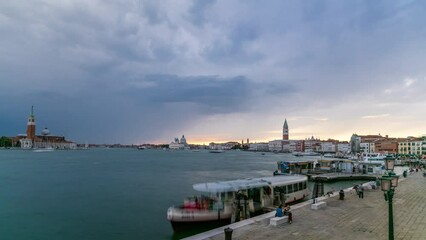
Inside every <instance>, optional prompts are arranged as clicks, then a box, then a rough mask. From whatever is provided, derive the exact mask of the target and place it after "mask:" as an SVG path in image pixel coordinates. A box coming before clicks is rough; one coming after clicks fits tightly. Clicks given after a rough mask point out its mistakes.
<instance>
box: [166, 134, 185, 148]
mask: <svg viewBox="0 0 426 240" xmlns="http://www.w3.org/2000/svg"><path fill="white" fill-rule="evenodd" d="M169 148H170V149H187V148H188V143H187V142H186V138H185V135H182V137H181V138H180V140H179V138H177V137H176V138H175V139H174V141H173V142H171V143H170V144H169Z"/></svg>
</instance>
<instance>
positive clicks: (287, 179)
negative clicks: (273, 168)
mask: <svg viewBox="0 0 426 240" xmlns="http://www.w3.org/2000/svg"><path fill="white" fill-rule="evenodd" d="M305 180H307V177H306V176H302V175H289V176H274V177H264V178H248V179H238V180H233V181H221V182H209V183H198V184H194V186H193V188H194V189H195V190H196V191H200V192H209V193H218V192H236V191H238V190H245V189H252V188H260V187H266V186H279V185H284V184H290V183H296V182H300V181H305Z"/></svg>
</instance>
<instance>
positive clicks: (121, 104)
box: [0, 0, 426, 144]
mask: <svg viewBox="0 0 426 240" xmlns="http://www.w3.org/2000/svg"><path fill="white" fill-rule="evenodd" d="M425 13H426V3H425V2H423V1H392V2H389V1H367V0H366V1H337V0H335V1H316V2H312V1H304V0H301V1H280V0H276V1H273V0H271V1H266V2H260V1H237V0H230V1H225V0H222V1H214V0H205V1H195V0H194V1H192V0H191V1H189V0H188V1H185V0H182V1H172V0H161V1H143V0H141V1H134V0H128V1H126V0H124V1H115V0H107V1H100V0H93V1H82V0H74V1H54V0H36V1H29V2H26V1H23V2H22V1H2V2H0V33H1V36H2V37H1V38H0V96H1V98H2V101H0V135H6V136H15V135H17V134H20V133H25V130H26V121H27V118H28V115H29V114H30V111H31V105H34V106H35V108H34V111H35V116H36V121H37V133H40V132H41V130H42V129H43V128H45V127H47V128H49V129H50V131H51V133H52V134H57V135H64V136H66V137H67V139H70V140H73V141H76V142H80V143H84V142H90V143H124V144H131V143H135V144H142V143H169V142H171V141H172V140H173V139H174V137H181V136H182V134H184V135H185V137H186V138H187V141H188V143H209V142H226V141H238V142H240V141H241V140H244V141H246V139H247V138H249V139H250V141H251V142H262V141H269V140H274V139H281V138H282V126H283V123H284V119H285V118H287V121H288V125H289V129H290V134H289V135H290V139H305V138H307V137H311V136H315V137H318V138H321V139H328V138H333V139H338V140H342V141H348V140H349V139H350V136H351V135H352V134H353V133H357V134H363V135H364V134H379V133H380V134H381V135H383V136H384V135H389V136H390V137H407V136H422V135H425V134H426V130H425V124H424V119H426V111H425V110H424V106H426V99H425V98H424V97H423V94H424V92H425V90H426V66H425V65H426V59H425V58H426V57H425V56H426V49H425V48H424V43H425V42H426V28H425V27H424V23H425V22H426V14H425Z"/></svg>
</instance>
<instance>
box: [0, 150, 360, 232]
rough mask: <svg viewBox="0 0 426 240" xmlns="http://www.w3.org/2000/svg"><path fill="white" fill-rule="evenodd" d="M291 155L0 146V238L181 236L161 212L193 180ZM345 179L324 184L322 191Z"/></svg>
mask: <svg viewBox="0 0 426 240" xmlns="http://www.w3.org/2000/svg"><path fill="white" fill-rule="evenodd" d="M315 158H318V157H315ZM289 159H300V158H297V157H294V156H292V155H291V154H273V153H266V154H265V155H262V154H260V153H255V152H244V151H227V152H224V153H209V152H208V151H199V152H194V151H190V150H188V151H163V150H137V149H109V148H104V149H89V150H75V151H53V152H33V151H24V150H0V235H1V239H2V240H9V239H10V240H19V239H40V240H41V239H67V240H68V239H69V240H75V239H90V240H95V239H102V240H108V239H128V240H131V239H173V238H180V237H183V236H182V235H174V234H173V230H172V228H171V226H170V224H169V222H168V221H167V219H166V211H167V208H168V207H169V206H171V205H178V204H181V203H182V201H183V199H184V198H185V197H187V196H191V195H196V194H197V193H196V192H195V191H194V190H193V189H192V185H193V184H194V183H200V182H209V181H220V180H233V179H238V178H247V177H263V176H271V175H272V172H273V171H274V170H275V169H276V165H277V161H280V160H289ZM351 185H352V182H344V183H342V182H340V183H335V184H328V185H326V186H325V191H328V190H329V189H331V188H335V189H338V188H340V187H349V186H351ZM309 188H310V190H312V185H310V186H309Z"/></svg>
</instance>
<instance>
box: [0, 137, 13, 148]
mask: <svg viewBox="0 0 426 240" xmlns="http://www.w3.org/2000/svg"><path fill="white" fill-rule="evenodd" d="M0 147H12V140H11V139H10V138H8V137H5V136H3V137H1V138H0Z"/></svg>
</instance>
